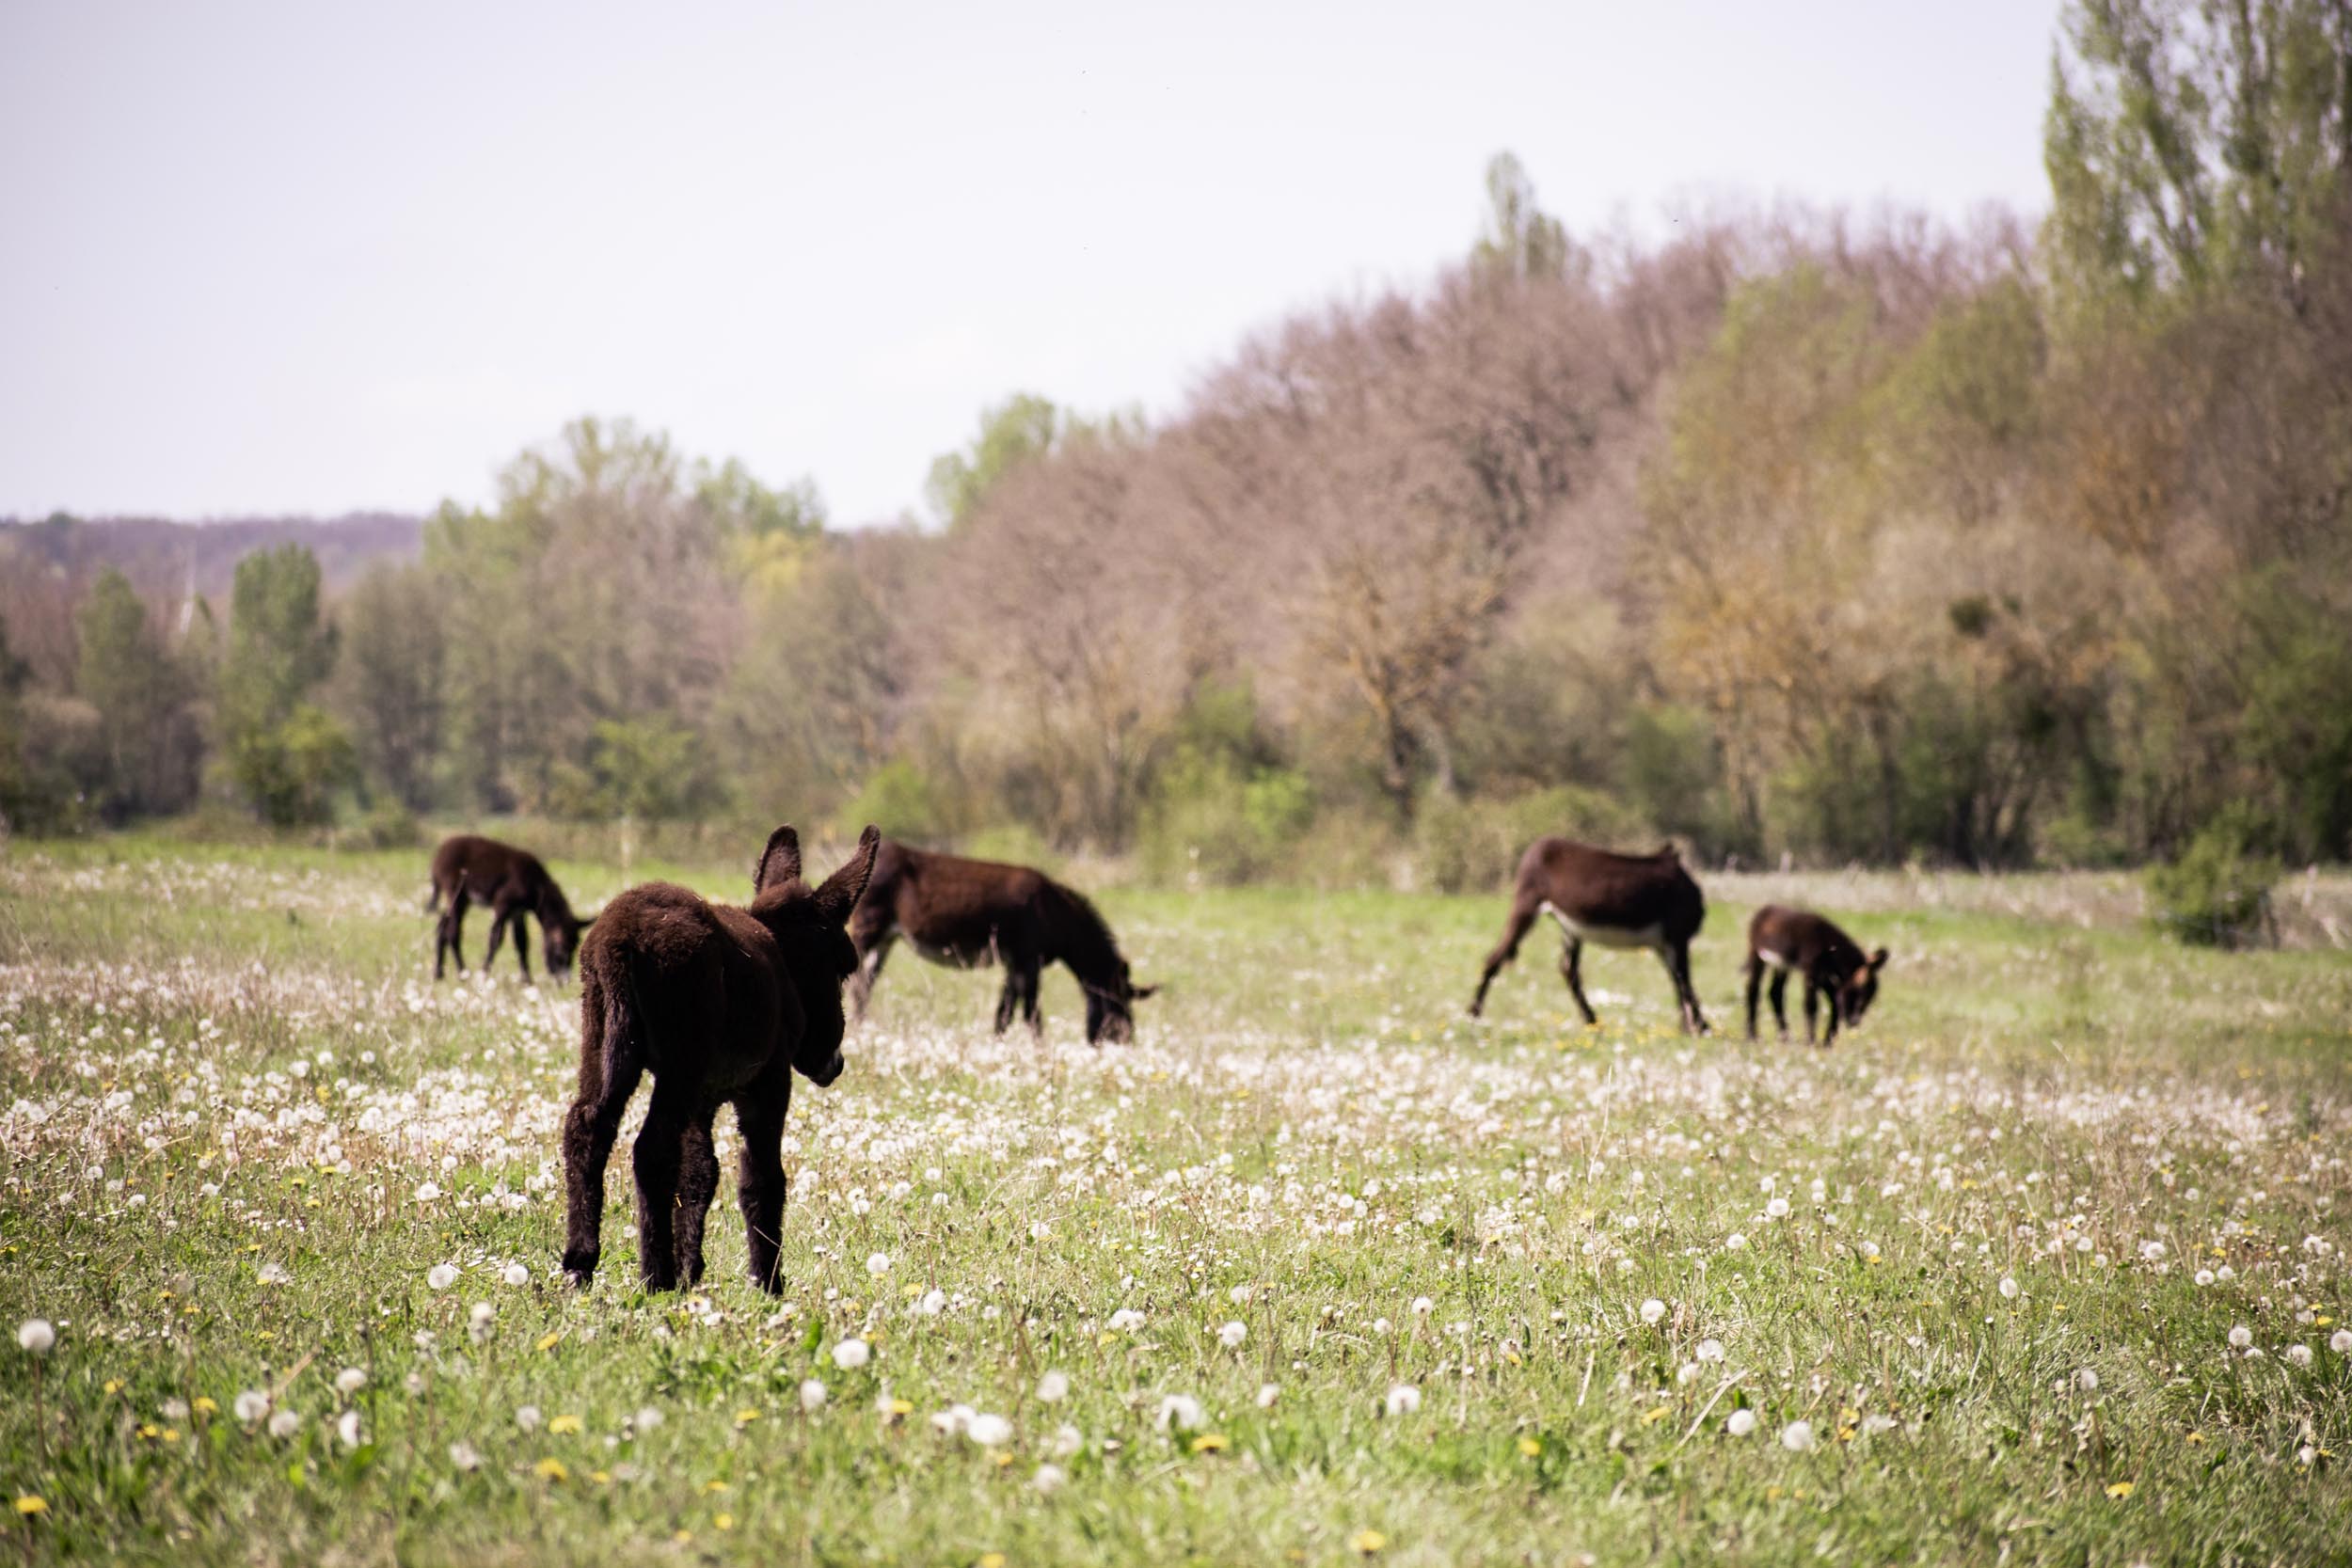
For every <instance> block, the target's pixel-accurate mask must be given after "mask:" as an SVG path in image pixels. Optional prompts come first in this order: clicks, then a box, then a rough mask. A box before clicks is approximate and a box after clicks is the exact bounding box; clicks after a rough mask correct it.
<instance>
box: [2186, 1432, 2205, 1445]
mask: <svg viewBox="0 0 2352 1568" xmlns="http://www.w3.org/2000/svg"><path fill="white" fill-rule="evenodd" d="M2188 1440H2189V1441H2190V1442H2192V1443H2201V1442H2203V1441H2204V1440H2205V1434H2204V1433H2201V1432H2192V1433H2189V1434H2188Z"/></svg>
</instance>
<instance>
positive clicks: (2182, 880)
mask: <svg viewBox="0 0 2352 1568" xmlns="http://www.w3.org/2000/svg"><path fill="white" fill-rule="evenodd" d="M2265 838H2266V830H2265V824H2264V823H2263V821H2262V819H2261V817H2260V816H2258V815H2257V814H2256V812H2255V811H2254V809H2253V808H2252V807H2251V806H2249V805H2248V804H2247V803H2246V802H2244V801H2233V803H2231V804H2230V805H2228V806H2226V807H2224V808H2223V809H2222V810H2221V811H2220V812H2219V813H2218V814H2217V815H2216V816H2214V818H2213V819H2212V820H2211V821H2209V822H2207V823H2206V824H2205V825H2204V826H2203V827H2202V828H2200V829H2199V830H2198V831H2197V836H2196V837H2194V838H2192V839H2190V840H2189V843H2188V848H2187V849H2186V850H2185V851H2184V852H2183V853H2182V855H2181V856H2180V858H2179V859H2177V860H2175V861H2173V862H2172V863H2170V864H2169V865H2156V866H2151V867H2150V868H2149V871H2148V893H2149V896H2150V897H2151V898H2153V900H2154V902H2155V906H2156V915H2155V919H2156V924H2157V926H2158V927H2161V928H2162V929H2164V930H2168V931H2169V932H2171V933H2172V934H2173V935H2174V936H2176V937H2178V938H2180V940H2181V941H2183V942H2190V943H2193V944H2195V945H2197V946H2200V947H2244V946H2247V945H2249V944H2250V943H2253V942H2260V941H2263V940H2265V939H2266V938H2268V937H2269V936H2271V934H2272V927H2271V922H2270V890H2271V888H2272V886H2273V885H2274V884H2276V883H2277V881H2278V880H2279V863H2278V861H2276V860H2275V859H2273V858H2272V857H2270V856H2269V855H2266V854H2264V853H2262V852H2260V850H2259V848H2258V846H2260V845H2261V844H2262V843H2264V842H2265Z"/></svg>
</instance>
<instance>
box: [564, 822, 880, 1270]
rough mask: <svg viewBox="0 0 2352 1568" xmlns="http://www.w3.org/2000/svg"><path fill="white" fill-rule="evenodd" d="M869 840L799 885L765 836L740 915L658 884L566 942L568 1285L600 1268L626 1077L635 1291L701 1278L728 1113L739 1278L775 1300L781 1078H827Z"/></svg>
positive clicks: (794, 851) (792, 843) (777, 838)
mask: <svg viewBox="0 0 2352 1568" xmlns="http://www.w3.org/2000/svg"><path fill="white" fill-rule="evenodd" d="M881 842H882V835H881V834H880V833H879V832H876V831H875V830H874V829H872V828H868V829H866V832H865V835H864V836H863V837H861V838H860V839H859V840H858V846H857V853H856V854H854V855H852V856H851V857H850V862H849V863H848V864H847V865H844V866H843V867H842V868H841V869H840V870H838V871H836V872H834V874H833V875H832V876H831V877H830V878H828V879H826V880H825V883H824V885H823V886H821V887H818V888H816V889H814V890H812V889H810V888H809V887H807V886H806V885H804V884H803V882H802V880H801V841H800V837H799V835H798V834H796V833H795V832H793V831H792V830H791V829H790V828H788V827H787V828H778V829H777V830H776V831H775V832H773V833H771V834H770V835H769V838H768V847H767V848H766V849H764V850H763V851H761V853H760V857H759V864H758V866H757V868H756V869H755V871H754V872H753V873H752V903H751V908H749V909H747V910H741V909H736V908H733V907H732V906H730V905H725V904H713V903H710V902H708V901H707V900H706V899H705V898H704V897H703V896H702V895H699V894H696V893H691V892H689V891H688V890H686V889H685V888H682V887H675V886H673V885H671V884H669V883H667V882H647V883H644V884H643V885H642V886H639V887H633V888H630V889H629V890H628V892H627V893H624V894H622V895H620V896H619V897H617V898H615V899H613V900H612V903H610V904H608V905H606V906H605V908H604V911H603V912H602V913H601V914H599V915H598V916H597V919H596V925H595V926H594V927H592V928H591V929H590V931H589V935H588V941H587V943H586V944H585V945H584V946H583V947H581V949H580V1092H579V1094H578V1096H577V1097H576V1098H575V1099H574V1101H572V1108H571V1111H570V1112H569V1114H567V1115H566V1116H565V1117H564V1197H565V1202H566V1210H567V1212H566V1224H565V1227H564V1277H565V1278H567V1279H569V1280H570V1281H571V1282H572V1283H573V1284H575V1285H585V1284H587V1283H588V1281H589V1279H590V1278H591V1277H592V1276H593V1275H595V1274H596V1259H597V1256H598V1250H599V1248H598V1233H599V1230H600V1228H601V1226H602V1222H603V1219H604V1164H605V1160H606V1158H607V1157H608V1156H609V1155H610V1154H611V1153H612V1140H613V1137H614V1135H615V1134H616V1133H618V1132H619V1131H620V1127H621V1116H622V1114H623V1113H624V1112H625V1111H626V1110H628V1097H629V1095H630V1094H631V1093H632V1092H633V1091H634V1090H635V1089H636V1087H637V1080H638V1077H639V1076H640V1075H641V1074H643V1073H647V1072H650V1073H652V1074H653V1101H652V1102H651V1103H650V1104H649V1105H647V1106H646V1107H645V1125H644V1130H643V1131H641V1132H639V1133H638V1134H637V1146H636V1148H635V1150H634V1152H633V1154H632V1156H631V1164H633V1165H634V1166H635V1168H636V1176H637V1266H638V1273H639V1275H640V1276H641V1277H642V1278H643V1279H644V1284H645V1289H647V1290H649V1291H668V1290H675V1289H676V1287H677V1286H678V1285H679V1284H680V1283H681V1282H683V1283H685V1284H689V1285H691V1284H693V1283H695V1282H696V1281H698V1280H700V1279H701V1278H702V1274H703V1220H704V1217H705V1216H706V1215H707V1213H708V1212H709V1211H710V1199H711V1196H712V1195H713V1194H714V1193H716V1192H717V1191H718V1187H719V1162H718V1158H717V1156H716V1155H714V1154H713V1153H712V1152H711V1147H710V1123H711V1120H712V1118H713V1117H716V1116H717V1115H718V1111H719V1107H720V1106H722V1105H730V1104H731V1105H733V1106H734V1107H735V1124H736V1127H737V1128H738V1130H739V1131H740V1132H741V1133H742V1135H743V1150H742V1155H741V1158H740V1161H739V1165H738V1168H737V1173H736V1187H737V1194H736V1196H737V1199H738V1201H739V1203H740V1204H741V1205H742V1209H743V1226H744V1229H745V1232H746V1238H747V1241H748V1243H749V1245H750V1249H751V1259H752V1268H751V1273H752V1279H753V1281H754V1282H755V1284H757V1285H758V1286H759V1287H760V1288H761V1289H762V1290H765V1291H771V1292H772V1291H778V1290H781V1289H782V1281H781V1280H780V1279H779V1278H778V1277H777V1270H776V1250H777V1244H778V1238H779V1235H780V1232H781V1230H782V1227H783V1223H784V1161H783V1143H784V1114H785V1111H786V1109H787V1107H788V1106H789V1105H790V1104H791V1102H792V1074H793V1073H794V1071H796V1070H797V1071H798V1072H800V1074H801V1075H802V1076H803V1077H804V1078H806V1079H808V1081H809V1082H810V1083H812V1084H815V1085H818V1087H819V1088H822V1087H823V1086H824V1085H828V1084H830V1083H832V1082H833V1081H834V1079H835V1078H838V1077H839V1076H840V1075H841V1031H842V1028H843V1020H842V1016H841V984H842V982H843V981H844V980H847V979H848V978H849V977H850V974H851V973H852V972H854V971H855V970H856V968H857V950H856V949H855V948H854V947H852V946H851V945H850V936H849V931H848V929H847V927H848V925H849V920H850V911H851V910H852V909H854V908H855V907H856V906H857V900H858V895H860V894H862V893H864V892H865V891H866V879H867V878H868V877H870V876H871V875H873V870H874V849H875V847H876V846H877V845H878V844H880V843H881Z"/></svg>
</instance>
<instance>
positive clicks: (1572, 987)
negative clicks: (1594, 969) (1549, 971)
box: [1560, 937, 1600, 1024]
mask: <svg viewBox="0 0 2352 1568" xmlns="http://www.w3.org/2000/svg"><path fill="white" fill-rule="evenodd" d="M1560 977H1561V978H1562V979H1564V980H1565V981H1567V983H1568V994H1569V995H1570V996H1573V997H1575V998H1576V1010H1577V1011H1578V1012H1580V1013H1582V1014H1583V1015H1584V1022H1586V1023H1587V1024H1594V1023H1598V1022H1600V1018H1599V1016H1598V1015H1597V1014H1596V1013H1595V1012H1594V1011H1593V1005H1592V1004H1591V1003H1590V1002H1587V1001H1585V1000H1584V943H1583V942H1581V940H1579V939H1578V938H1576V937H1569V938H1568V939H1566V941H1565V942H1562V943H1561V946H1560Z"/></svg>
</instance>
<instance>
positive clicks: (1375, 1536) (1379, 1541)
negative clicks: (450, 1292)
mask: <svg viewBox="0 0 2352 1568" xmlns="http://www.w3.org/2000/svg"><path fill="white" fill-rule="evenodd" d="M1347 1544H1349V1545H1350V1546H1353V1547H1354V1548H1356V1550H1357V1551H1359V1552H1360V1553H1361V1554H1363V1555H1364V1556H1365V1557H1370V1556H1371V1555H1372V1554H1373V1553H1375V1552H1376V1551H1378V1550H1379V1549H1380V1548H1381V1547H1383V1546H1385V1545H1387V1544H1389V1538H1388V1537H1387V1536H1385V1535H1383V1534H1381V1533H1380V1532H1379V1531H1378V1530H1376V1529H1359V1530H1358V1531H1357V1532H1356V1533H1355V1534H1354V1535H1352V1536H1350V1537H1348V1541H1347Z"/></svg>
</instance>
